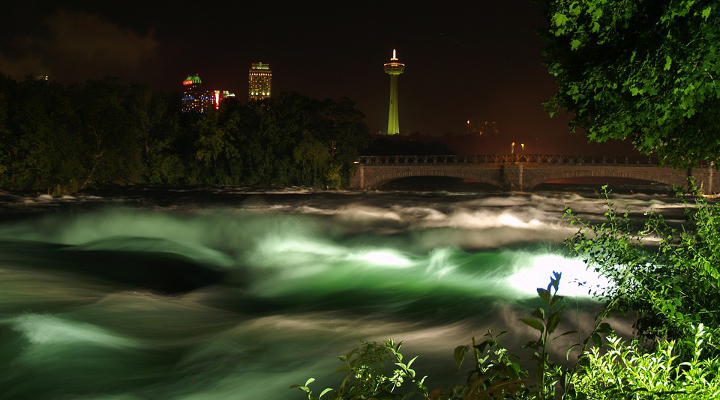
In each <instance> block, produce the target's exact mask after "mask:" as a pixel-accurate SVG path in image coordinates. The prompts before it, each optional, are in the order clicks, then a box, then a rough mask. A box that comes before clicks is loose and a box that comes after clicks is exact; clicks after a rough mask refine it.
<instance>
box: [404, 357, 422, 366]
mask: <svg viewBox="0 0 720 400" xmlns="http://www.w3.org/2000/svg"><path fill="white" fill-rule="evenodd" d="M418 357H420V356H415V357H413V359H412V360H410V361H408V363H407V367H408V368H410V366H411V365H412V363H413V362H415V360H417V358H418Z"/></svg>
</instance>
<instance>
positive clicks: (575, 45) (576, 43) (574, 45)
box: [570, 39, 582, 50]
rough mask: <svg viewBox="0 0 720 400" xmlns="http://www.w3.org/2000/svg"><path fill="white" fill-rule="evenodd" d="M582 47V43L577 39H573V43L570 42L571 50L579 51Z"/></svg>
mask: <svg viewBox="0 0 720 400" xmlns="http://www.w3.org/2000/svg"><path fill="white" fill-rule="evenodd" d="M581 45H582V42H581V41H579V40H577V39H573V41H572V42H570V50H577V49H578V48H580V46H581Z"/></svg>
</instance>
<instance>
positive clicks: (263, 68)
mask: <svg viewBox="0 0 720 400" xmlns="http://www.w3.org/2000/svg"><path fill="white" fill-rule="evenodd" d="M271 88H272V71H271V70H270V65H269V64H263V63H257V64H255V63H253V64H252V66H251V67H250V72H249V73H248V96H249V98H250V100H251V101H252V100H263V99H267V98H268V97H270V93H271Z"/></svg>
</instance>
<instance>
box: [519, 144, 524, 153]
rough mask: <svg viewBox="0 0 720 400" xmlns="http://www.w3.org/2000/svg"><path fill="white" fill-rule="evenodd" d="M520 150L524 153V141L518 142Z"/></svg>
mask: <svg viewBox="0 0 720 400" xmlns="http://www.w3.org/2000/svg"><path fill="white" fill-rule="evenodd" d="M520 150H521V152H522V153H525V143H520Z"/></svg>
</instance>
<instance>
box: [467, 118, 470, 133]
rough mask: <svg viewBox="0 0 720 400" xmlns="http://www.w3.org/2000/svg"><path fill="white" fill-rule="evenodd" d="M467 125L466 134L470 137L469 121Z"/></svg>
mask: <svg viewBox="0 0 720 400" xmlns="http://www.w3.org/2000/svg"><path fill="white" fill-rule="evenodd" d="M467 125H468V129H467V134H468V135H470V120H468V124H467Z"/></svg>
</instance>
